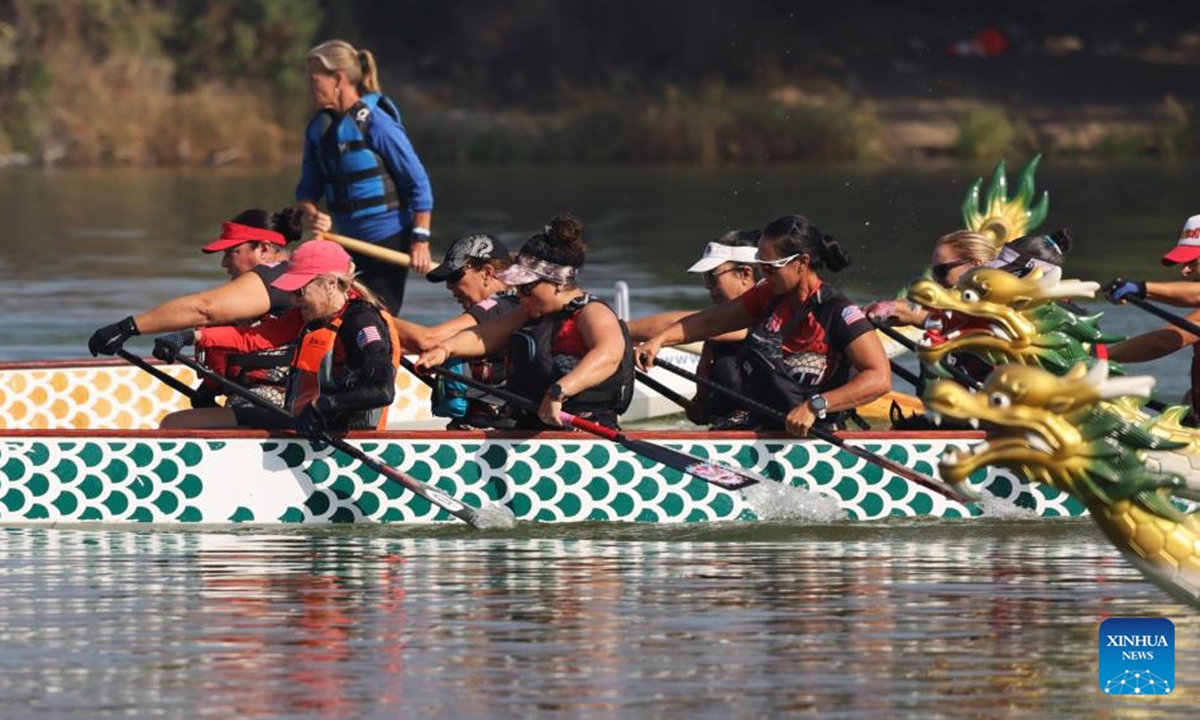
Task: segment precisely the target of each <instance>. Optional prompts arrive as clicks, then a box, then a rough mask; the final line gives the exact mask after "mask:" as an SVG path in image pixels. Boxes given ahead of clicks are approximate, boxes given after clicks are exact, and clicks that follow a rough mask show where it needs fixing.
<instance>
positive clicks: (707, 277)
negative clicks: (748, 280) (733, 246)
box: [700, 265, 742, 288]
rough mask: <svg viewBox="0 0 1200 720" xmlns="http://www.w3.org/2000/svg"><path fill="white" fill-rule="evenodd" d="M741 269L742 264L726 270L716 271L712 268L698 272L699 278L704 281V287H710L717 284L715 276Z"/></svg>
mask: <svg viewBox="0 0 1200 720" xmlns="http://www.w3.org/2000/svg"><path fill="white" fill-rule="evenodd" d="M741 269H742V266H741V265H738V266H735V267H731V268H729V269H728V270H722V271H721V272H716V271H714V270H705V271H704V272H702V273H700V279H701V280H703V281H704V287H706V288H711V287H713V286H715V285H716V284H717V278H719V277H721V276H722V275H727V274H729V273H731V272H733V271H735V270H741Z"/></svg>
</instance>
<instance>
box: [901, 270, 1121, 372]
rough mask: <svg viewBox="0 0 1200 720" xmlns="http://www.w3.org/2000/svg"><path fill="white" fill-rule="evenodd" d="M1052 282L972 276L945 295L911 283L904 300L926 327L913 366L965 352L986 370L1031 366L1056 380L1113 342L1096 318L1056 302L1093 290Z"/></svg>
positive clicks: (1036, 274) (1039, 276)
mask: <svg viewBox="0 0 1200 720" xmlns="http://www.w3.org/2000/svg"><path fill="white" fill-rule="evenodd" d="M1059 275H1060V274H1059V273H1058V272H1051V273H1043V272H1042V270H1041V269H1040V268H1036V269H1034V270H1033V271H1032V272H1030V273H1029V274H1028V275H1026V276H1025V277H1017V276H1015V275H1012V274H1011V273H1008V272H1005V271H1003V270H1000V269H997V268H975V269H973V270H971V271H969V272H967V273H966V274H965V275H963V277H962V279H961V280H959V282H958V285H957V286H956V287H954V288H950V289H946V288H943V287H941V286H940V285H938V284H937V283H935V282H932V281H930V280H924V279H921V280H916V281H914V282H913V283H911V284H910V285H909V286H908V299H909V300H911V301H913V302H915V303H917V304H918V305H921V306H923V307H925V308H926V309H928V310H929V311H930V318H931V320H933V322H931V323H928V324H927V329H926V331H925V336H924V338H923V339H922V340H921V342H920V344H919V346H918V348H917V352H918V355H919V356H920V358H921V361H922V362H924V363H927V364H930V365H934V364H936V363H938V362H940V361H941V359H942V358H943V357H945V356H946V355H947V354H948V353H953V352H968V353H971V354H973V355H978V356H979V357H981V358H983V359H984V360H986V361H987V362H989V363H990V364H993V365H1000V364H1005V363H1019V364H1022V365H1037V366H1039V367H1045V368H1047V369H1050V370H1052V371H1054V372H1056V373H1059V374H1062V373H1065V372H1066V371H1067V370H1068V369H1069V368H1070V367H1071V366H1073V365H1074V364H1075V363H1076V362H1080V361H1086V360H1088V359H1089V358H1090V357H1091V354H1090V352H1089V348H1090V347H1091V345H1093V344H1095V343H1098V342H1115V341H1117V340H1119V339H1120V338H1119V337H1117V336H1113V335H1108V334H1105V333H1104V332H1102V331H1101V330H1100V329H1099V328H1098V327H1097V325H1096V322H1097V320H1098V319H1099V317H1100V316H1099V315H1093V316H1080V315H1076V314H1074V313H1072V312H1071V311H1069V310H1067V309H1066V308H1065V307H1063V306H1062V305H1061V304H1059V303H1058V302H1057V301H1059V300H1071V299H1077V298H1091V297H1094V296H1095V294H1096V291H1097V290H1099V289H1100V286H1099V284H1097V283H1094V282H1085V281H1083V280H1061V279H1060V277H1059Z"/></svg>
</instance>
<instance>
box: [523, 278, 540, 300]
mask: <svg viewBox="0 0 1200 720" xmlns="http://www.w3.org/2000/svg"><path fill="white" fill-rule="evenodd" d="M544 282H546V281H545V280H534V281H533V282H531V283H525V284H524V285H518V286H517V294H518V295H520V296H521V297H529V296H530V295H532V294H533V289H534V288H535V287H537V286H538V285H541V284H542V283H544Z"/></svg>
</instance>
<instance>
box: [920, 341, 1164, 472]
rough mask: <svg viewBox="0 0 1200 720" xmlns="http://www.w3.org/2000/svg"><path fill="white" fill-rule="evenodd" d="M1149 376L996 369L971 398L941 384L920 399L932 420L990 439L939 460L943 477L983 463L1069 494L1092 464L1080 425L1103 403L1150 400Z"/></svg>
mask: <svg viewBox="0 0 1200 720" xmlns="http://www.w3.org/2000/svg"><path fill="white" fill-rule="evenodd" d="M1153 387H1154V378H1151V377H1116V378H1110V377H1108V364H1107V363H1106V362H1104V361H1101V362H1098V363H1096V365H1094V366H1093V367H1092V369H1091V370H1090V371H1089V370H1088V369H1087V366H1086V365H1085V364H1083V363H1079V364H1078V365H1076V366H1075V367H1073V368H1072V369H1071V371H1070V372H1068V373H1067V374H1066V375H1065V376H1058V375H1055V374H1053V373H1051V372H1049V371H1046V370H1043V369H1041V368H1038V367H1034V366H1030V365H1002V366H1000V367H998V368H996V369H995V370H993V371H992V373H991V374H990V375H988V377H987V380H985V381H984V385H983V389H982V390H979V391H978V392H972V391H969V390H967V389H965V388H963V387H962V386H961V385H958V384H956V383H954V382H950V381H947V380H939V381H938V382H936V383H933V384H932V385H931V386H930V387H929V388H928V389H927V390H926V392H925V395H924V397H923V400H924V401H925V406H926V408H927V411H928V412H929V413H930V414H931V415H933V416H934V418H935V419H937V418H940V417H950V418H957V419H959V420H966V421H970V422H974V423H978V424H979V425H980V426H981V427H982V428H983V429H984V430H986V431H987V433H988V439H987V440H986V441H984V442H983V443H980V444H979V445H977V446H975V447H974V448H972V449H971V451H970V452H968V453H965V454H961V453H957V452H956V451H951V452H950V453H948V454H947V455H946V456H945V457H943V459H942V464H941V468H940V469H941V473H942V478H943V479H945V480H948V481H950V482H961V481H963V480H964V479H966V477H967V476H968V475H970V474H971V473H972V472H974V471H975V470H977V469H979V468H981V467H983V466H985V465H1000V466H1003V467H1008V468H1010V469H1012V470H1015V471H1017V472H1020V473H1022V474H1024V475H1025V476H1026V477H1029V478H1031V479H1034V480H1038V481H1040V482H1044V483H1047V484H1049V485H1052V486H1054V487H1056V488H1058V489H1059V490H1064V491H1066V492H1072V494H1075V493H1074V492H1073V490H1074V488H1073V487H1072V485H1073V481H1074V479H1076V478H1077V477H1080V470H1081V469H1082V468H1081V467H1080V464H1081V463H1082V464H1091V463H1092V462H1094V460H1095V457H1094V456H1095V448H1093V447H1092V445H1091V443H1092V441H1093V440H1095V439H1096V438H1095V437H1094V436H1093V435H1092V433H1091V432H1089V431H1088V430H1087V429H1086V428H1085V427H1083V426H1084V424H1085V422H1086V419H1087V415H1088V414H1089V413H1090V412H1091V411H1092V409H1093V407H1094V406H1095V404H1096V403H1097V402H1099V401H1101V400H1107V399H1110V398H1116V397H1121V396H1126V395H1134V396H1139V397H1148V396H1149V395H1150V391H1151V389H1152V388H1153Z"/></svg>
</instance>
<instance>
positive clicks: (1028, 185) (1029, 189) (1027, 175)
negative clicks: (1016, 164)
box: [1016, 153, 1042, 207]
mask: <svg viewBox="0 0 1200 720" xmlns="http://www.w3.org/2000/svg"><path fill="white" fill-rule="evenodd" d="M1041 161H1042V156H1041V154H1040V153H1039V154H1037V155H1034V156H1033V159H1032V160H1030V161H1029V162H1028V163H1026V164H1025V168H1024V169H1023V170H1021V183H1020V190H1018V191H1017V198H1016V199H1017V200H1020V201H1021V204H1022V205H1024V206H1025V207H1029V203H1030V202H1031V201H1032V200H1033V193H1034V192H1036V191H1035V190H1034V189H1033V174H1034V173H1035V172H1037V166H1038V163H1039V162H1041Z"/></svg>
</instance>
